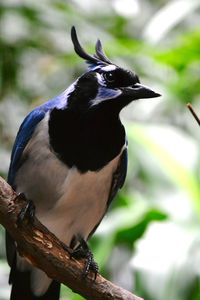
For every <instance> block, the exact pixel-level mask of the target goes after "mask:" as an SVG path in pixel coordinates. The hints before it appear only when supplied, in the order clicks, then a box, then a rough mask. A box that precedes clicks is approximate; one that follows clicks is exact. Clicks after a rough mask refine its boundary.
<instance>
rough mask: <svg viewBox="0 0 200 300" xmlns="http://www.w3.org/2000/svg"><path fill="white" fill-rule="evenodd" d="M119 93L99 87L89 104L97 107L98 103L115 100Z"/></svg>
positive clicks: (118, 91) (115, 90)
mask: <svg viewBox="0 0 200 300" xmlns="http://www.w3.org/2000/svg"><path fill="white" fill-rule="evenodd" d="M121 93H122V92H121V91H120V90H118V89H109V88H106V87H99V91H98V94H97V96H96V98H95V99H93V100H92V101H91V102H90V103H91V106H94V105H98V104H99V103H101V102H103V101H106V100H110V99H113V98H117V97H118V96H119V95H121Z"/></svg>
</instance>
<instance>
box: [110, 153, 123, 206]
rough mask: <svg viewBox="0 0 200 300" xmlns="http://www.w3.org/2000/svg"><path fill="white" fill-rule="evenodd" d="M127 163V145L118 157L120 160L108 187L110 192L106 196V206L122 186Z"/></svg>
mask: <svg viewBox="0 0 200 300" xmlns="http://www.w3.org/2000/svg"><path fill="white" fill-rule="evenodd" d="M127 164H128V152H127V147H126V148H125V149H124V150H123V152H122V154H121V158H120V162H119V165H118V168H117V170H116V172H115V173H114V175H113V180H112V185H111V189H110V194H109V197H108V203H107V206H109V204H110V203H111V201H112V200H113V198H114V197H115V196H116V194H117V192H118V190H119V189H120V188H122V186H123V184H124V181H125V178H126V173H127Z"/></svg>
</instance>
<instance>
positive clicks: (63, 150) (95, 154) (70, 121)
mask: <svg viewBox="0 0 200 300" xmlns="http://www.w3.org/2000/svg"><path fill="white" fill-rule="evenodd" d="M109 106H110V105H107V106H102V107H101V108H98V109H95V108H94V109H91V110H90V111H88V112H87V113H81V112H80V111H75V110H74V109H73V110H72V109H69V108H67V109H65V110H60V109H56V108H55V109H53V110H52V112H51V113H50V118H49V137H50V145H51V147H52V149H53V151H54V152H55V153H56V155H57V156H58V157H59V158H60V159H61V160H62V161H63V162H64V163H65V164H66V165H67V166H69V167H72V166H76V167H77V168H78V169H79V171H80V172H86V171H89V170H90V171H97V170H99V169H101V168H102V167H104V166H105V165H106V164H107V163H108V162H109V161H111V160H112V159H113V158H114V157H116V156H117V155H118V154H119V153H120V151H121V149H122V147H123V145H124V144H125V130H124V127H123V125H122V124H121V122H120V120H119V117H118V113H115V112H113V111H112V108H111V107H109Z"/></svg>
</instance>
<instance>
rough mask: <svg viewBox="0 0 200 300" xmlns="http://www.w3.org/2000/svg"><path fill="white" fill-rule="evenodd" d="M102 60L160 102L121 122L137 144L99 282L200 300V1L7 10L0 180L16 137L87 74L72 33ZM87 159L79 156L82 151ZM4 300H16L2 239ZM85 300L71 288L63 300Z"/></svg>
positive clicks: (1, 63) (98, 246) (109, 221)
mask: <svg viewBox="0 0 200 300" xmlns="http://www.w3.org/2000/svg"><path fill="white" fill-rule="evenodd" d="M72 25H75V26H76V28H77V32H78V36H79V38H80V40H81V43H82V44H83V45H84V47H85V48H86V49H87V50H88V51H89V52H90V53H93V51H94V44H95V42H96V40H97V38H100V39H101V40H102V42H103V45H104V49H105V52H106V53H107V55H108V56H109V57H110V58H111V60H112V61H113V62H115V63H116V64H118V65H120V66H122V67H125V68H128V69H132V70H134V71H135V72H137V73H138V74H139V76H140V79H141V81H142V83H144V84H147V85H149V86H151V87H152V89H154V90H156V91H157V92H159V93H161V94H162V97H160V98H156V99H149V100H148V99H146V100H141V101H138V102H134V103H132V104H131V105H129V106H128V107H127V108H126V109H124V110H123V112H122V114H121V118H122V119H123V122H124V124H125V125H126V129H127V134H128V140H129V169H128V177H127V180H126V184H125V186H124V188H123V189H122V190H121V192H120V193H119V195H118V197H117V199H115V201H114V202H113V204H112V207H111V209H110V210H109V213H108V214H107V215H106V217H105V219H104V221H103V222H102V224H101V225H100V227H99V229H98V230H97V232H96V234H95V236H94V237H93V238H92V239H91V241H90V245H91V248H92V250H93V252H94V256H95V260H96V261H97V262H98V264H99V266H100V270H101V273H102V274H103V275H104V276H106V278H108V279H110V280H112V281H113V282H115V283H116V284H118V285H121V286H123V287H124V288H126V289H128V290H130V291H132V292H134V293H136V294H138V295H140V296H142V297H144V298H145V299H146V300H169V299H170V300H199V299H200V135H199V133H200V131H199V127H198V124H197V123H196V121H195V120H194V118H193V117H192V115H191V114H190V112H189V110H188V109H187V107H186V104H187V102H191V103H192V105H193V107H194V109H195V110H196V112H197V113H198V114H200V1H199V0H174V1H167V0H101V1H98V0H93V1H89V0H81V1H78V0H69V1H64V0H63V1H61V0H53V1H50V0H43V1H34V0H24V1H20V0H1V2H0V69H1V73H0V87H1V88H0V175H1V176H3V177H4V178H6V176H7V171H8V166H9V160H10V152H11V148H12V144H13V142H14V138H15V135H16V133H17V130H18V127H19V125H20V123H21V122H22V120H23V118H24V117H25V115H26V114H27V113H28V112H29V111H30V110H32V109H33V108H34V107H35V106H37V105H39V104H41V103H43V102H44V101H46V100H47V99H49V98H52V97H54V96H56V95H57V94H59V93H61V92H62V91H63V90H64V89H65V88H66V87H67V86H68V85H69V84H70V83H71V82H73V81H74V79H75V78H77V77H78V76H79V75H80V74H82V73H83V72H85V70H86V65H85V63H84V62H83V61H82V60H81V59H80V58H79V57H77V56H76V55H75V54H74V51H73V46H72V43H71V39H70V28H71V26H72ZM80 151H81V149H80ZM0 245H1V246H0V300H7V299H8V297H9V286H8V284H7V277H8V273H9V269H8V266H7V263H6V261H5V247H4V229H3V228H2V227H0ZM67 299H69V300H80V299H83V298H81V297H80V296H79V295H76V294H73V293H72V292H71V291H70V290H69V289H67V288H66V287H64V286H63V287H62V300H67Z"/></svg>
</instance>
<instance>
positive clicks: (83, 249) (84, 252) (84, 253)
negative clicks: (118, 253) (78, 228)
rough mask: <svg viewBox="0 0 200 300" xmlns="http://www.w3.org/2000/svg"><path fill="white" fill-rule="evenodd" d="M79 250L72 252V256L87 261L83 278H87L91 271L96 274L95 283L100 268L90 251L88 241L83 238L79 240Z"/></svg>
mask: <svg viewBox="0 0 200 300" xmlns="http://www.w3.org/2000/svg"><path fill="white" fill-rule="evenodd" d="M79 242H80V244H79V246H78V248H76V249H74V250H72V251H71V253H70V256H71V257H73V258H76V259H81V258H83V259H85V266H84V268H83V272H82V276H83V278H86V277H87V276H88V274H89V271H92V272H93V273H94V281H95V280H96V277H97V274H98V272H99V267H98V265H97V263H96V262H95V260H94V257H93V254H92V252H91V250H90V249H89V247H88V245H87V243H86V241H85V240H84V239H82V238H79Z"/></svg>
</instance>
